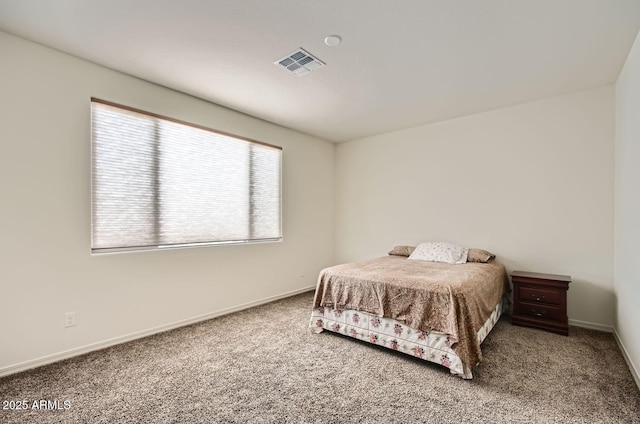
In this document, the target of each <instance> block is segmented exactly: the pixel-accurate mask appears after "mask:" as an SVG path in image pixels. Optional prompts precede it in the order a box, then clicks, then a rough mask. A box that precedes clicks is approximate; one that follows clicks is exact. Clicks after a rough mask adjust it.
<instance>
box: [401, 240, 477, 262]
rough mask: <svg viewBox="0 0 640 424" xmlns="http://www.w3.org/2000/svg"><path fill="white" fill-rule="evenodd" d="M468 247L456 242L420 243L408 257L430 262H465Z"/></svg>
mask: <svg viewBox="0 0 640 424" xmlns="http://www.w3.org/2000/svg"><path fill="white" fill-rule="evenodd" d="M468 253H469V249H467V248H466V247H463V246H460V245H458V244H453V243H446V242H443V241H437V242H428V243H420V244H419V245H418V247H416V250H414V251H413V253H411V255H410V256H409V259H412V260H419V261H430V262H446V263H448V264H463V263H465V262H467V254H468Z"/></svg>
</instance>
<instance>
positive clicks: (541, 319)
mask: <svg viewBox="0 0 640 424" xmlns="http://www.w3.org/2000/svg"><path fill="white" fill-rule="evenodd" d="M511 282H512V283H513V316H512V320H511V323H512V324H515V325H522V326H524V327H534V328H540V329H542V330H547V331H551V332H554V333H558V334H562V335H565V336H568V335H569V319H568V317H567V291H568V290H569V283H570V282H571V277H570V276H568V275H553V274H540V273H537V272H523V271H513V272H512V273H511Z"/></svg>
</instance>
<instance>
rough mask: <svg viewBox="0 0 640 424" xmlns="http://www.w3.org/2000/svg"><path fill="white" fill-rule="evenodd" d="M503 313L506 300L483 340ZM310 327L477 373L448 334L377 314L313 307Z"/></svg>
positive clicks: (482, 331) (494, 314) (463, 374)
mask: <svg viewBox="0 0 640 424" xmlns="http://www.w3.org/2000/svg"><path fill="white" fill-rule="evenodd" d="M501 314H502V303H499V304H498V305H497V306H496V308H495V309H494V311H493V312H492V314H491V316H490V317H489V319H488V320H487V321H486V322H485V323H484V325H483V326H482V328H481V329H480V331H478V341H479V342H480V343H482V341H483V340H484V339H485V337H486V336H487V334H489V331H491V329H492V328H493V327H494V326H495V324H496V322H498V319H499V318H500V315H501ZM309 327H310V328H311V329H312V330H313V331H315V332H317V333H319V332H321V331H322V330H329V331H333V332H335V333H340V334H344V335H346V336H349V337H353V338H355V339H359V340H363V341H366V342H369V343H373V344H377V345H381V346H384V347H386V348H389V349H392V350H396V351H399V352H402V353H405V354H407V355H411V356H415V357H417V358H421V359H423V360H426V361H430V362H435V363H436V364H439V365H442V366H445V367H447V368H449V370H450V371H451V373H452V374H456V375H459V376H460V377H462V378H465V379H471V378H472V377H473V375H472V373H471V368H470V367H468V366H466V365H465V364H463V363H462V360H461V359H460V357H458V355H456V353H455V351H454V350H453V349H452V348H451V337H450V336H449V335H447V334H442V333H436V332H427V331H418V330H415V329H413V328H411V327H409V326H407V325H405V324H403V323H401V322H398V321H396V320H394V319H391V318H384V317H377V316H373V315H370V314H368V313H365V312H361V311H354V310H336V309H331V308H327V307H318V308H315V309H313V311H312V313H311V322H310V325H309Z"/></svg>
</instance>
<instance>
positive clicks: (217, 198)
mask: <svg viewBox="0 0 640 424" xmlns="http://www.w3.org/2000/svg"><path fill="white" fill-rule="evenodd" d="M91 124H92V127H91V150H92V171H91V173H92V185H91V194H92V199H91V203H92V205H91V208H92V212H91V230H92V233H91V234H92V235H91V251H92V252H93V253H102V252H114V251H125V250H138V249H158V248H171V247H191V246H200V245H210V244H222V243H245V242H260V241H279V240H281V239H282V230H281V197H282V195H281V163H282V149H281V148H279V147H275V146H271V145H267V144H264V143H259V142H256V141H252V140H247V139H244V138H241V137H236V136H233V135H229V134H223V133H220V132H216V131H213V130H210V129H207V128H203V127H200V126H197V125H192V124H188V123H185V122H180V121H177V120H173V119H169V118H165V117H162V116H158V115H154V114H150V113H146V112H142V111H139V110H134V109H131V108H127V107H123V106H120V105H115V104H113V103H109V102H105V101H102V100H98V99H91Z"/></svg>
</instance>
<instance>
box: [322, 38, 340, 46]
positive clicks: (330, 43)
mask: <svg viewBox="0 0 640 424" xmlns="http://www.w3.org/2000/svg"><path fill="white" fill-rule="evenodd" d="M341 42H342V37H340V36H339V35H329V36H327V37H325V38H324V44H326V45H327V46H330V47H332V46H337V45H338V44H340V43H341Z"/></svg>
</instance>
